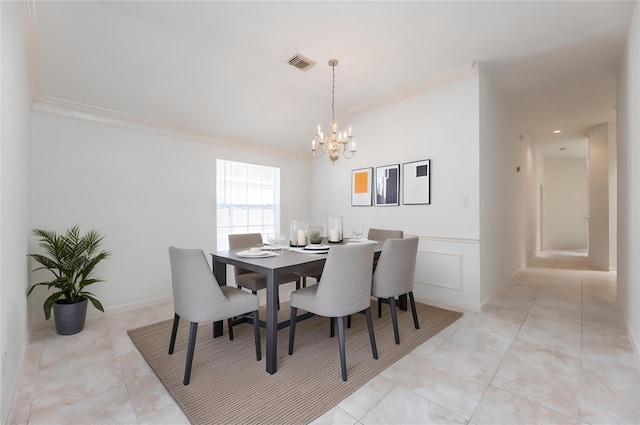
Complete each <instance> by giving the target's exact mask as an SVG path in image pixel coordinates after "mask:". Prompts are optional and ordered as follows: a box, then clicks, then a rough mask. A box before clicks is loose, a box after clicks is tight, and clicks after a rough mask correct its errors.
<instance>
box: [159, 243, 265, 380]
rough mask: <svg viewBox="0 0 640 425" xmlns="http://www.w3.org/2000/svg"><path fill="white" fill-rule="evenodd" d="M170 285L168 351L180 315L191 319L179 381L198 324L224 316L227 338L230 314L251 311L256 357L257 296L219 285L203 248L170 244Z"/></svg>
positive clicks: (188, 365) (190, 360) (187, 368)
mask: <svg viewBox="0 0 640 425" xmlns="http://www.w3.org/2000/svg"><path fill="white" fill-rule="evenodd" d="M169 260H170V263H171V286H172V289H173V306H174V311H175V314H174V317H173V328H172V330H171V340H170V342H169V354H173V349H174V347H175V342H176V336H177V334H178V324H179V322H180V318H183V319H186V320H188V321H189V322H191V327H190V330H189V343H188V346H187V359H186V363H185V369H184V378H183V381H182V383H183V384H184V385H189V381H190V379H191V365H192V363H193V354H194V351H195V346H196V335H197V333H198V324H200V323H210V322H216V321H219V320H224V319H227V320H228V322H229V338H230V339H233V337H232V335H233V334H232V328H231V318H232V317H235V316H239V315H242V314H247V313H252V314H253V333H254V339H255V345H256V360H260V359H261V357H262V355H261V351H262V350H261V347H260V317H259V315H258V297H257V296H256V295H253V294H250V293H248V292H245V291H243V290H241V289H238V288H234V287H232V286H220V285H218V282H217V281H216V278H215V276H214V275H213V272H212V271H211V268H210V267H209V263H208V262H207V259H206V258H205V256H204V252H202V250H199V249H181V248H175V247H170V248H169Z"/></svg>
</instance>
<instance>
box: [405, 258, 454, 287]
mask: <svg viewBox="0 0 640 425" xmlns="http://www.w3.org/2000/svg"><path fill="white" fill-rule="evenodd" d="M461 263H462V256H461V255H460V254H450V253H446V252H433V251H418V257H417V261H416V276H415V281H416V282H418V283H424V284H426V285H432V286H439V287H441V288H447V289H455V290H457V291H460V290H461V289H462V278H461V276H462V271H461Z"/></svg>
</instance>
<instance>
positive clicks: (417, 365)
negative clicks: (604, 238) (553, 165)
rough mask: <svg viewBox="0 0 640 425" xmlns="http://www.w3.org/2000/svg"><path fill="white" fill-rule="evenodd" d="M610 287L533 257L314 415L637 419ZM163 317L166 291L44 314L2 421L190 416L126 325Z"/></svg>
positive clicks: (571, 264) (152, 420)
mask: <svg viewBox="0 0 640 425" xmlns="http://www.w3.org/2000/svg"><path fill="white" fill-rule="evenodd" d="M615 288H616V286H615V275H614V274H612V273H609V272H601V271H593V270H589V268H588V266H587V262H586V258H585V257H584V256H582V255H575V254H570V253H558V252H556V253H552V254H547V255H546V256H541V257H537V258H536V259H534V261H533V262H532V263H531V264H530V265H529V266H528V267H526V268H525V269H523V270H522V271H520V272H519V273H518V274H517V275H516V276H514V277H513V278H512V279H511V280H510V281H509V282H508V283H507V284H505V285H504V287H503V288H502V289H501V290H500V291H499V293H498V294H496V296H494V297H493V299H492V300H491V301H490V303H489V304H488V305H487V306H486V308H485V309H484V310H483V312H482V313H471V312H467V313H465V315H464V317H463V318H461V319H460V320H458V321H457V322H456V323H454V324H452V325H451V326H449V327H448V328H447V329H445V330H443V331H442V332H440V333H439V334H438V335H436V336H434V337H433V338H431V339H429V340H428V341H427V342H425V343H424V344H422V345H421V346H419V347H418V348H416V349H415V350H414V351H413V352H412V353H410V354H408V355H407V356H406V357H404V358H403V359H401V360H399V361H398V362H397V363H395V364H394V365H393V366H391V367H389V368H388V369H387V370H385V371H384V372H382V373H381V374H379V375H378V376H376V377H375V378H373V379H372V380H371V381H370V382H369V383H368V384H366V385H365V386H364V387H362V388H361V389H359V390H358V391H356V392H355V393H354V394H352V395H351V396H350V397H348V398H347V399H345V400H343V401H342V402H341V403H339V404H338V405H337V406H335V407H334V408H333V409H331V410H330V411H329V412H327V413H326V414H325V415H323V416H321V417H320V418H317V419H316V421H314V423H315V424H363V425H368V424H426V423H437V424H492V425H493V424H532V423H545V424H581V425H596V424H638V423H640V408H639V399H640V376H639V361H638V357H637V356H636V354H635V353H634V351H633V347H632V345H631V343H630V341H629V338H628V336H627V333H626V330H625V324H624V319H623V316H622V313H621V311H620V309H619V307H618V305H617V302H616V297H615V291H616V289H615ZM171 317H173V307H172V304H171V303H170V302H164V303H159V304H156V305H152V306H149V307H144V308H138V309H135V310H130V311H120V312H109V313H107V314H104V315H95V316H92V317H90V318H88V319H87V323H86V326H85V330H84V331H83V332H81V333H80V334H77V335H74V336H66V337H61V336H59V335H57V334H56V333H55V330H54V329H53V326H52V324H51V323H47V325H46V327H42V328H40V329H38V330H35V331H34V332H33V335H32V340H31V344H30V345H29V348H28V350H27V353H26V359H25V364H24V367H23V370H22V372H21V376H20V381H19V385H18V390H17V393H16V395H15V398H14V402H13V405H12V410H11V412H10V418H9V422H10V423H11V424H85V423H88V422H90V423H94V424H98V423H104V424H138V423H139V424H143V423H144V424H182V423H188V421H187V419H186V417H185V416H184V414H183V413H182V411H181V410H180V408H179V407H177V405H176V404H175V403H174V401H173V399H172V398H171V396H170V395H169V394H168V393H167V391H166V390H165V388H164V386H163V385H162V384H161V383H160V382H159V381H158V379H157V378H156V377H155V375H154V374H153V372H152V371H151V370H150V369H149V367H148V366H147V365H146V363H145V361H144V360H143V359H142V357H141V356H140V354H139V353H138V351H137V350H136V348H135V347H134V346H133V344H132V343H131V341H130V339H129V337H128V336H127V334H126V331H127V330H128V329H131V328H135V327H139V326H142V325H145V324H150V323H153V322H157V321H160V320H163V319H169V318H171ZM65 358H67V359H69V361H65V360H64V359H65ZM61 359H62V360H61ZM60 406H62V407H60Z"/></svg>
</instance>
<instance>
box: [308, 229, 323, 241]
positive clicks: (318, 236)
mask: <svg viewBox="0 0 640 425" xmlns="http://www.w3.org/2000/svg"><path fill="white" fill-rule="evenodd" d="M309 240H310V241H311V243H320V242H322V232H320V231H318V230H312V231H311V232H310V233H309Z"/></svg>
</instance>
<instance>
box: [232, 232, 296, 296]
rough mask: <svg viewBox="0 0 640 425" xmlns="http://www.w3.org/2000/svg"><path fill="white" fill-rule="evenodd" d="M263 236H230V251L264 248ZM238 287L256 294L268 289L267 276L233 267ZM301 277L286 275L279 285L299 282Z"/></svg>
mask: <svg viewBox="0 0 640 425" xmlns="http://www.w3.org/2000/svg"><path fill="white" fill-rule="evenodd" d="M262 245H263V242H262V235H261V234H260V233H238V234H231V235H229V249H241V248H251V247H256V246H262ZM233 271H234V276H235V279H236V285H237V286H238V288H247V289H248V290H250V291H251V293H253V294H256V293H258V291H259V290H260V289H265V288H266V287H267V276H265V275H263V274H261V273H256V272H252V271H250V270H247V269H243V268H242V267H238V266H233ZM299 279H300V276H299V275H297V274H296V273H285V274H283V275H281V276H280V278H279V279H278V285H280V284H283V283H287V282H296V283H297V282H298V280H299Z"/></svg>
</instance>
